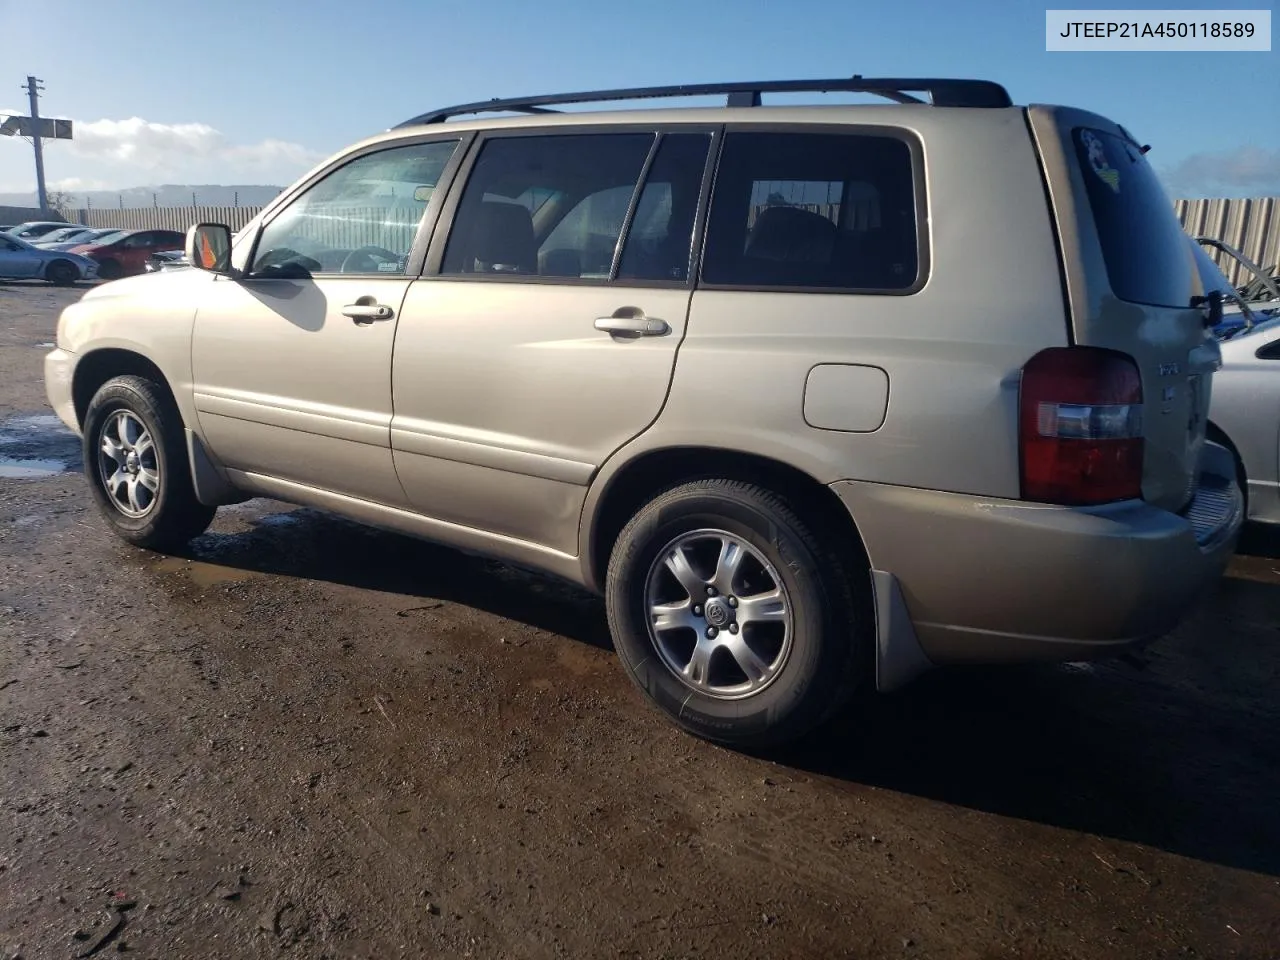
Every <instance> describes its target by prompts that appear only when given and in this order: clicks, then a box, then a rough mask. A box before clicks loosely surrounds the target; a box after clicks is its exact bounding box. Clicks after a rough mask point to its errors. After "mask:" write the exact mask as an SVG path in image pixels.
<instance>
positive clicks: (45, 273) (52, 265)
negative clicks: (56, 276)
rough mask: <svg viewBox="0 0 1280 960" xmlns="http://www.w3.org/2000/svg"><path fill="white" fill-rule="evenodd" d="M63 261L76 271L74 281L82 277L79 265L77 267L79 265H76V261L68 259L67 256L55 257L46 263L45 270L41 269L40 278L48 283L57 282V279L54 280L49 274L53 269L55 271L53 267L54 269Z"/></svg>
mask: <svg viewBox="0 0 1280 960" xmlns="http://www.w3.org/2000/svg"><path fill="white" fill-rule="evenodd" d="M63 263H65V264H66V265H67V266H68V267H70V268H71V269H72V271H73V272H74V275H75V276H74V278H73V279H72V283H75V281H76V280H79V279H80V276H81V274H80V268H79V267H77V266H76V265H75V264H74V263H72V262H71V261H70V260H68V259H67V258H66V257H54V258H53V259H52V260H50V261H49V262H48V263H46V264H45V265H44V270H43V271H41V274H40V278H41V279H42V280H44V281H45V282H46V283H54V282H56V281H54V280H53V278H52V277H50V276H49V274H50V272H51V271H53V269H54V268H55V267H57V266H58V265H59V264H63Z"/></svg>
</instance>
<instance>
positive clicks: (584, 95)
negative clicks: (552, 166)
mask: <svg viewBox="0 0 1280 960" xmlns="http://www.w3.org/2000/svg"><path fill="white" fill-rule="evenodd" d="M907 91H912V92H914V93H927V94H929V97H930V100H929V101H925V100H922V99H920V98H919V97H915V96H912V95H911V94H910V93H908V92H907ZM833 92H850V93H873V94H877V95H879V96H882V97H884V98H885V99H887V100H892V101H894V102H895V103H926V102H931V103H932V104H933V105H934V106H935V107H1009V106H1012V105H1013V101H1012V100H1010V99H1009V93H1008V91H1006V90H1005V88H1004V87H1002V86H1001V85H1000V84H998V83H994V82H992V81H990V80H948V79H927V78H920V77H913V78H873V79H865V78H863V77H862V76H861V75H857V74H855V75H854V76H852V77H844V78H837V79H833V80H761V81H758V82H755V83H749V82H744V83H689V84H681V85H678V86H668V87H630V88H627V89H622V90H587V91H583V92H581V93H558V94H550V95H544V96H537V97H512V98H510V99H493V100H482V101H479V102H477V103H463V104H459V105H458V106H456V107H445V108H444V109H442V110H432V111H430V112H428V113H423V114H419V115H418V116H416V117H414V118H413V119H411V120H406V121H405V122H404V123H401V124H397V127H412V126H417V125H418V124H423V123H443V122H444V121H445V120H448V119H449V118H451V117H460V116H465V115H467V114H474V113H499V112H513V113H557V112H559V111H556V110H551V109H548V108H549V107H551V106H553V105H561V104H568V103H600V102H603V101H609V100H614V101H621V100H657V99H669V98H674V97H704V96H715V95H717V94H724V95H726V96H727V97H728V100H727V103H726V105H727V106H730V107H758V106H760V97H761V94H765V93H833Z"/></svg>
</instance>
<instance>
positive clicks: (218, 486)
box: [184, 427, 250, 507]
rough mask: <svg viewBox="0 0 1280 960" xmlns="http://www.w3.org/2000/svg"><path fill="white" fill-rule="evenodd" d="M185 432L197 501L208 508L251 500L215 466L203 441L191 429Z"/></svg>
mask: <svg viewBox="0 0 1280 960" xmlns="http://www.w3.org/2000/svg"><path fill="white" fill-rule="evenodd" d="M184 430H185V433H186V435H187V457H188V459H189V460H190V461H191V486H192V488H193V489H194V491H195V495H196V499H197V500H199V501H200V502H201V503H203V504H204V505H205V506H206V507H220V506H223V505H225V504H229V503H243V502H244V501H245V500H248V499H250V495H249V494H247V493H242V492H241V491H239V490H237V489H236V488H235V487H233V486H232V485H231V484H230V482H229V481H228V480H227V478H226V475H225V474H224V473H223V472H222V469H221V468H220V467H218V466H216V465H215V464H214V462H213V458H212V457H210V456H209V452H208V451H207V450H206V449H205V446H204V443H203V441H201V439H200V438H199V437H197V436H196V435H195V434H194V433H193V432H192V431H191V429H190V428H189V427H187V428H184Z"/></svg>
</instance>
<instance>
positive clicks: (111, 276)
mask: <svg viewBox="0 0 1280 960" xmlns="http://www.w3.org/2000/svg"><path fill="white" fill-rule="evenodd" d="M122 273H124V271H123V270H122V269H121V268H120V262H119V261H118V260H103V261H102V262H101V263H100V264H98V276H99V277H101V278H102V279H103V280H116V279H118V278H119V277H120V275H121V274H122Z"/></svg>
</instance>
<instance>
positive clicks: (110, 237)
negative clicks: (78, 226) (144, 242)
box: [91, 230, 129, 244]
mask: <svg viewBox="0 0 1280 960" xmlns="http://www.w3.org/2000/svg"><path fill="white" fill-rule="evenodd" d="M128 235H129V231H128V230H112V231H111V232H110V233H102V234H99V235H98V236H96V237H94V238H93V239H92V241H91V242H92V243H102V244H106V243H115V242H116V241H117V240H123V239H124V238H125V237H127V236H128Z"/></svg>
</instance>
